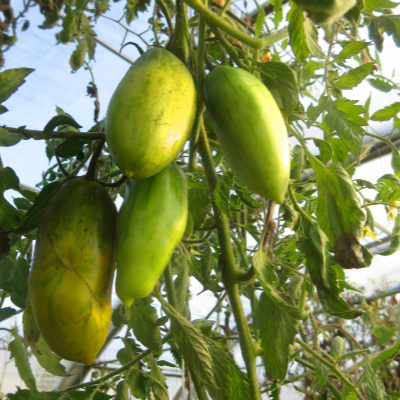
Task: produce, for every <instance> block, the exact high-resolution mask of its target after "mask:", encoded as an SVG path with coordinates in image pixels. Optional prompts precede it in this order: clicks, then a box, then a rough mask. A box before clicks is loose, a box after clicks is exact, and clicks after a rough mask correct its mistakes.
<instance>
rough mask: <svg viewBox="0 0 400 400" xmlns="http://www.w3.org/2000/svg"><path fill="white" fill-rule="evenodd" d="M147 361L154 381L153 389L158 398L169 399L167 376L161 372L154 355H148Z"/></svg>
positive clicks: (161, 399) (159, 399) (160, 399)
mask: <svg viewBox="0 0 400 400" xmlns="http://www.w3.org/2000/svg"><path fill="white" fill-rule="evenodd" d="M147 363H148V365H149V367H150V374H149V378H150V379H151V381H152V391H153V394H154V396H155V398H156V400H169V396H168V388H167V383H166V379H165V376H164V374H163V373H162V372H161V369H160V367H159V366H158V365H157V363H156V361H155V359H154V356H153V355H150V356H149V357H147Z"/></svg>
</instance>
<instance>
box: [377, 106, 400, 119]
mask: <svg viewBox="0 0 400 400" xmlns="http://www.w3.org/2000/svg"><path fill="white" fill-rule="evenodd" d="M399 113H400V102H396V103H392V104H390V105H389V106H386V107H384V108H382V109H380V110H378V111H376V112H374V113H373V114H372V116H371V119H372V120H373V121H389V120H390V119H392V118H394V117H396V116H397V115H398V114H399Z"/></svg>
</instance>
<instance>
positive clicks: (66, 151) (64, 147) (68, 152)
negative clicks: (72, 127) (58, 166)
mask: <svg viewBox="0 0 400 400" xmlns="http://www.w3.org/2000/svg"><path fill="white" fill-rule="evenodd" d="M84 144H85V140H83V139H81V138H70V139H67V140H65V141H64V142H62V143H61V144H59V145H58V146H57V147H56V149H55V155H56V156H58V157H64V158H71V157H73V156H76V155H78V154H79V153H81V152H82V150H83V146H84Z"/></svg>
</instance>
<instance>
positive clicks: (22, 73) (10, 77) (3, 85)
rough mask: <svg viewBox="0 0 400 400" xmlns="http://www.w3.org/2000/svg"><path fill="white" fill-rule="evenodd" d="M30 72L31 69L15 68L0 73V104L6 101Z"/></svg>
mask: <svg viewBox="0 0 400 400" xmlns="http://www.w3.org/2000/svg"><path fill="white" fill-rule="evenodd" d="M32 71H34V69H32V68H15V69H7V70H5V71H2V72H0V103H2V102H3V101H5V100H7V99H8V98H9V97H10V96H11V95H12V94H13V93H14V92H15V91H16V90H17V89H18V88H19V87H20V86H21V85H22V84H23V83H24V82H25V77H26V76H27V75H29V74H30V73H31V72H32Z"/></svg>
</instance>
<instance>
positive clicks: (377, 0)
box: [365, 0, 398, 11]
mask: <svg viewBox="0 0 400 400" xmlns="http://www.w3.org/2000/svg"><path fill="white" fill-rule="evenodd" d="M397 5H398V3H395V2H393V1H390V0H365V9H366V10H368V11H375V10H385V9H390V8H394V7H396V6H397Z"/></svg>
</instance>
